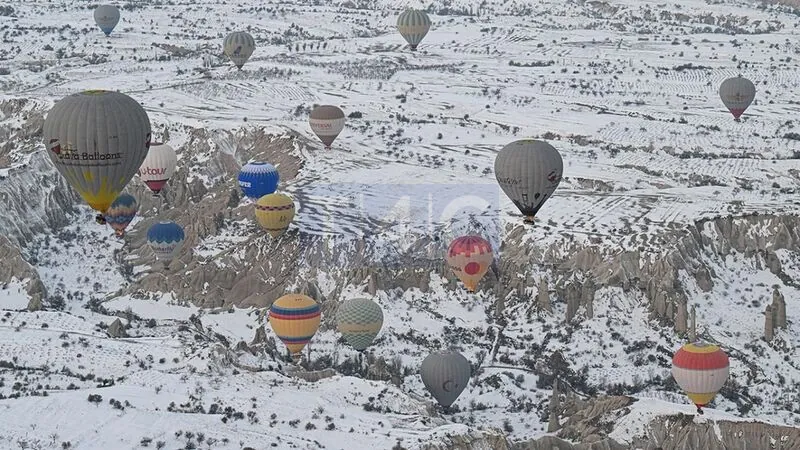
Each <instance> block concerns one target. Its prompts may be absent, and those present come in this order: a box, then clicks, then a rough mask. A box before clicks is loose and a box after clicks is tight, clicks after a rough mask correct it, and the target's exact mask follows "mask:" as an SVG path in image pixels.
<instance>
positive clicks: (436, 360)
mask: <svg viewBox="0 0 800 450" xmlns="http://www.w3.org/2000/svg"><path fill="white" fill-rule="evenodd" d="M419 371H420V375H421V376H422V383H423V384H424V385H425V387H426V388H427V389H428V391H430V393H431V395H433V398H435V399H436V401H437V402H439V404H440V405H442V406H444V407H448V406H450V405H452V404H453V402H455V401H456V399H457V398H458V396H459V395H461V393H462V392H463V391H464V388H466V387H467V382H468V381H469V377H470V375H471V374H472V368H471V367H470V365H469V361H467V358H464V355H462V354H461V353H458V352H454V351H444V352H437V353H431V354H430V355H428V357H427V358H425V359H424V360H423V361H422V365H421V366H420V369H419Z"/></svg>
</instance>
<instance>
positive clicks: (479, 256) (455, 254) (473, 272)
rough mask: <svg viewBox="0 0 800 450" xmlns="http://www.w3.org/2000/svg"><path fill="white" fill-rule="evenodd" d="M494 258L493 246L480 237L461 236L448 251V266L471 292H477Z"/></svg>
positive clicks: (451, 244)
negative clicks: (476, 289)
mask: <svg viewBox="0 0 800 450" xmlns="http://www.w3.org/2000/svg"><path fill="white" fill-rule="evenodd" d="M493 258H494V257H493V254H492V245H491V244H490V243H489V241H487V240H486V239H484V238H482V237H480V236H461V237H459V238H456V239H454V240H453V242H451V243H450V247H449V248H448V249H447V265H449V266H450V268H451V269H452V270H453V272H454V273H455V274H456V276H457V277H458V279H459V280H461V282H462V283H464V286H466V287H467V289H468V290H469V291H470V292H475V288H476V287H477V286H478V283H479V282H480V281H481V278H483V276H484V275H486V272H487V271H488V270H489V266H491V265H492V260H493Z"/></svg>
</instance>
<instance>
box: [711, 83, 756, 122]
mask: <svg viewBox="0 0 800 450" xmlns="http://www.w3.org/2000/svg"><path fill="white" fill-rule="evenodd" d="M719 97H720V98H721V99H722V103H724V104H725V107H726V108H728V110H729V111H730V112H731V114H733V118H734V119H736V120H737V121H738V120H739V117H740V116H741V115H742V113H744V110H746V109H747V107H748V106H750V104H751V103H753V99H754V98H756V87H755V86H754V85H753V82H752V81H750V80H748V79H747V78H744V77H742V76H741V75H739V76H738V77H733V78H728V79H727V80H725V81H723V82H722V84H721V85H720V86H719Z"/></svg>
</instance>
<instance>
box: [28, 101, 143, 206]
mask: <svg viewBox="0 0 800 450" xmlns="http://www.w3.org/2000/svg"><path fill="white" fill-rule="evenodd" d="M43 135H44V142H45V145H46V146H47V150H48V151H47V154H48V155H49V156H50V160H51V161H53V164H54V165H55V166H56V169H58V171H59V173H61V175H62V176H63V177H64V178H65V179H66V180H67V182H68V183H69V185H70V186H72V188H73V189H75V190H76V191H78V193H79V194H80V195H81V197H83V199H84V200H85V201H86V203H88V204H89V206H91V207H92V208H94V209H95V210H96V211H98V212H100V213H101V214H105V212H106V211H107V210H108V208H109V207H110V206H111V202H113V201H114V200H115V199H116V198H117V196H118V195H119V194H120V192H122V190H123V189H124V188H125V186H126V185H127V184H128V182H129V181H131V178H133V176H134V175H135V174H136V172H137V170H138V169H139V167H141V165H142V161H144V159H145V157H146V156H147V151H148V149H149V147H150V119H149V118H148V117H147V113H146V112H145V110H144V108H142V106H141V105H139V103H137V102H136V100H134V99H132V98H130V97H128V96H127V95H125V94H120V93H119V92H111V91H102V90H98V91H84V92H81V93H78V94H73V95H70V96H68V97H65V98H63V99H61V100H59V101H58V102H57V103H56V104H55V105H53V108H52V109H51V110H50V112H49V113H48V114H47V119H46V120H45V122H44V127H43Z"/></svg>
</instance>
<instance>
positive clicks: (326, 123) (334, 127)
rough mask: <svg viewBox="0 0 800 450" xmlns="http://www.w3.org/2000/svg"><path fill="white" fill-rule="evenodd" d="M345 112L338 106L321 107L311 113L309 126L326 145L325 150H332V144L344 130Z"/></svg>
mask: <svg viewBox="0 0 800 450" xmlns="http://www.w3.org/2000/svg"><path fill="white" fill-rule="evenodd" d="M346 120H347V119H345V117H344V111H342V110H341V109H340V108H339V107H338V106H333V105H320V106H317V107H316V108H314V109H313V110H312V111H311V116H310V117H309V118H308V124H309V125H311V130H312V131H314V134H316V135H317V137H318V138H319V139H320V140H321V141H322V143H323V144H325V148H326V149H329V148H331V144H333V141H334V140H335V139H336V137H337V136H339V133H341V132H342V130H344V124H345V121H346Z"/></svg>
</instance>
